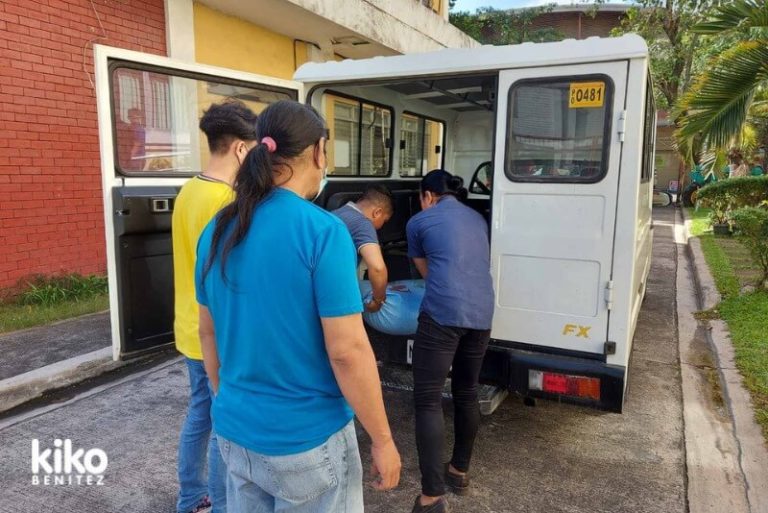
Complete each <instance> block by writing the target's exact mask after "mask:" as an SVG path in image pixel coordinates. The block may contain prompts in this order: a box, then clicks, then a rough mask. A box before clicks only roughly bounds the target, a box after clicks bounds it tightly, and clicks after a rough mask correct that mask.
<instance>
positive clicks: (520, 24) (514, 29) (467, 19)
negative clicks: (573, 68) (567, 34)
mask: <svg viewBox="0 0 768 513" xmlns="http://www.w3.org/2000/svg"><path fill="white" fill-rule="evenodd" d="M454 5H455V2H451V3H450V5H449V7H450V8H451V9H452V8H453V7H454ZM554 5H555V4H551V5H547V6H542V7H531V8H528V9H515V10H503V9H494V8H493V7H481V8H480V9H478V10H477V11H476V12H475V13H470V12H468V11H458V12H451V13H450V14H449V18H450V21H451V23H452V24H453V25H455V26H456V27H458V28H459V29H460V30H462V31H463V32H465V33H467V34H468V35H469V36H470V37H472V38H474V39H476V40H477V41H479V42H481V43H482V44H486V45H509V44H517V43H525V42H529V41H531V42H535V43H542V42H546V41H559V40H561V39H563V38H564V35H563V34H562V33H561V32H559V31H558V30H555V29H553V28H550V27H537V26H536V24H535V20H536V18H537V17H539V16H540V15H542V14H544V13H547V12H551V11H552V9H553V8H554Z"/></svg>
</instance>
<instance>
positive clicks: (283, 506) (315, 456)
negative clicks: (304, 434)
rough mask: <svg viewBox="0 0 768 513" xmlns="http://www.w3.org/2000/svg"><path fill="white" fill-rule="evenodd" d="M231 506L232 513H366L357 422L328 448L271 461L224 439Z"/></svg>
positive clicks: (326, 445)
mask: <svg viewBox="0 0 768 513" xmlns="http://www.w3.org/2000/svg"><path fill="white" fill-rule="evenodd" d="M219 448H220V449H221V454H222V455H223V456H224V461H225V462H226V464H227V469H228V471H229V475H228V476H227V501H228V503H229V510H230V511H231V512H232V513H273V512H278V511H279V512H281V513H362V512H363V466H362V463H361V462H360V451H359V449H358V447H357V436H356V435H355V423H354V421H352V422H350V423H349V424H347V426H346V427H344V428H343V429H341V430H340V431H338V432H336V433H335V434H333V435H331V437H330V438H329V439H328V441H326V442H325V443H324V444H323V445H320V446H319V447H315V448H314V449H311V450H309V451H306V452H301V453H299V454H291V455H288V456H266V455H263V454H259V453H256V452H253V451H250V450H248V449H245V448H243V447H241V446H239V445H237V444H235V443H233V442H230V441H229V440H227V439H226V438H224V437H221V436H220V437H219Z"/></svg>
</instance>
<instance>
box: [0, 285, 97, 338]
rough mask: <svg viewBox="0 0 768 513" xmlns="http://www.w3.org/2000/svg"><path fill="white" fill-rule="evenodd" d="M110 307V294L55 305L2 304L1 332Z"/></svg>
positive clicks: (0, 310)
mask: <svg viewBox="0 0 768 513" xmlns="http://www.w3.org/2000/svg"><path fill="white" fill-rule="evenodd" d="M108 308H109V294H97V295H95V296H91V297H90V298H87V299H83V300H80V301H66V302H63V303H56V304H53V305H25V304H21V303H5V304H0V333H6V332H9V331H16V330H22V329H25V328H32V327H35V326H43V325H45V324H50V323H52V322H55V321H60V320H63V319H69V318H72V317H77V316H79V315H85V314H89V313H94V312H101V311H103V310H106V309H108Z"/></svg>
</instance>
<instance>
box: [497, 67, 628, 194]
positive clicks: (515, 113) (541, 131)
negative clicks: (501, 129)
mask: <svg viewBox="0 0 768 513" xmlns="http://www.w3.org/2000/svg"><path fill="white" fill-rule="evenodd" d="M612 99H613V83H612V82H611V80H610V78H608V77H607V76H604V75H598V76H586V77H585V76H579V77H572V78H570V77H569V78H549V79H541V80H539V79H535V80H524V81H520V82H517V83H515V84H513V85H512V87H511V89H510V91H509V113H508V119H507V151H506V162H505V169H506V174H507V176H508V177H509V179H511V180H513V181H520V182H587V183H591V182H598V181H600V180H601V179H602V178H603V177H604V176H605V174H606V172H607V167H608V150H609V146H610V125H611V104H612Z"/></svg>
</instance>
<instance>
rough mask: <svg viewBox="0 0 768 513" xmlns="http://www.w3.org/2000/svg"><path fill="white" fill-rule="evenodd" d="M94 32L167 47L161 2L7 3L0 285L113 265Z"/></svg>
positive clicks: (1, 17)
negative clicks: (106, 226)
mask: <svg viewBox="0 0 768 513" xmlns="http://www.w3.org/2000/svg"><path fill="white" fill-rule="evenodd" d="M94 9H95V11H96V12H98V16H99V18H100V19H101V24H100V23H99V19H98V18H97V17H96V14H95V13H94ZM102 27H103V30H102ZM96 38H98V40H97V41H95V42H97V43H100V44H106V45H110V46H118V47H122V48H129V49H132V50H139V51H142V52H150V53H156V54H163V55H164V54H165V14H164V8H163V0H93V3H91V1H90V0H34V1H32V0H2V1H1V2H0V291H3V290H6V291H7V290H9V289H10V288H13V287H14V286H15V285H16V284H18V283H19V281H20V280H22V279H23V278H25V277H27V276H30V275H33V274H55V273H60V272H79V273H82V274H93V273H103V272H104V271H105V269H106V256H105V243H104V215H103V212H102V193H101V172H100V168H99V140H98V128H97V122H96V98H95V94H94V90H93V87H92V85H91V81H90V80H89V76H90V77H91V79H92V76H93V48H92V43H93V42H94V40H95V39H96Z"/></svg>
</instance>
